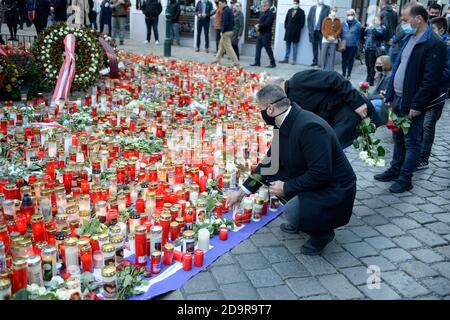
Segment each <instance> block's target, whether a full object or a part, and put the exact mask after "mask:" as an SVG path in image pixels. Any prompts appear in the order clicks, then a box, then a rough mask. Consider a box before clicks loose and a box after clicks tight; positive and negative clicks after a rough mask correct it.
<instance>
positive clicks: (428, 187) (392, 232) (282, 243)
mask: <svg viewBox="0 0 450 320" xmlns="http://www.w3.org/2000/svg"><path fill="white" fill-rule="evenodd" d="M122 48H123V49H126V50H131V51H133V52H137V53H146V54H148V53H155V54H162V50H163V46H162V45H159V46H157V47H155V46H154V45H150V46H149V45H146V46H144V45H143V44H138V43H133V42H131V41H126V45H125V46H123V47H122ZM172 55H173V57H174V58H178V59H190V60H197V61H201V62H205V63H207V62H210V61H212V60H213V58H214V57H213V54H211V53H210V54H206V53H195V52H194V50H193V49H192V48H187V47H182V48H180V47H172ZM264 59H266V60H264ZM223 62H224V63H226V64H227V63H228V64H229V61H228V60H227V59H226V58H225V59H223ZM252 62H253V58H252V57H242V65H243V66H244V67H245V68H246V69H250V70H253V71H264V70H270V74H273V75H280V76H284V77H286V78H287V77H289V76H291V75H292V74H293V73H295V72H297V71H300V70H304V69H306V68H307V67H306V66H291V65H279V66H278V67H277V68H276V69H265V68H248V65H249V64H250V63H252ZM262 63H263V65H264V63H266V64H267V56H265V53H263V60H262ZM336 70H340V66H336ZM364 77H365V66H362V65H361V64H360V63H359V62H356V63H355V70H354V75H353V79H352V82H353V83H354V85H357V84H358V82H359V81H363V80H364ZM449 121H450V111H449V110H448V105H447V106H446V108H445V109H444V112H443V115H442V118H441V119H440V121H439V122H438V126H437V132H436V141H435V144H434V146H433V151H432V157H431V159H430V168H429V169H427V170H423V171H421V172H418V173H416V174H415V175H414V188H413V189H412V190H411V191H409V192H405V193H403V194H400V195H393V194H391V193H390V192H389V191H388V187H389V183H384V182H378V181H375V180H374V179H373V175H374V174H375V173H378V172H381V171H382V170H384V169H382V168H369V167H367V166H365V165H364V164H363V163H362V162H361V161H360V160H358V159H357V153H356V151H355V150H353V149H352V148H349V149H347V150H346V154H347V156H348V158H349V160H350V162H351V164H352V166H353V168H354V170H355V172H356V174H357V177H358V182H357V184H358V192H357V195H356V201H355V206H354V214H353V216H352V218H351V220H350V223H349V224H348V225H347V226H345V227H342V228H339V229H337V230H336V237H335V240H334V241H333V242H331V243H330V244H329V245H328V247H327V248H326V249H325V251H324V253H323V254H322V255H321V256H314V257H310V256H304V255H301V254H300V247H301V246H302V244H303V243H304V242H305V241H306V240H307V239H308V236H307V235H305V234H303V233H300V234H296V235H290V234H285V233H283V232H282V231H281V230H280V229H279V225H280V224H281V223H283V222H284V221H285V219H284V217H283V216H280V217H279V218H277V219H275V220H274V221H272V222H271V223H269V224H268V225H267V226H265V227H264V228H262V229H261V230H259V231H258V232H257V233H256V234H254V235H253V236H251V237H250V238H249V239H248V240H245V241H243V242H242V243H240V244H239V245H238V246H236V247H235V248H234V249H232V250H231V251H230V252H228V253H227V254H225V255H223V256H221V257H220V258H219V259H218V260H217V261H215V262H214V263H213V264H212V265H211V266H210V267H208V268H207V269H206V270H205V271H203V272H200V273H199V274H198V275H196V276H195V277H193V278H192V279H191V280H189V281H188V282H187V283H186V284H185V285H183V287H182V288H181V289H178V290H176V291H173V292H171V293H168V294H165V295H162V296H160V297H158V299H192V300H199V299H255V300H259V299H450V243H449V242H450V214H449V212H450V188H449V187H450V185H449V184H450V170H449V169H450V153H449V151H450V142H449V141H450V127H449V126H448V125H447V124H448V123H449ZM377 134H378V135H379V136H380V138H381V139H382V143H383V145H384V147H385V148H386V149H387V155H386V160H387V161H388V160H390V158H391V155H392V153H391V150H392V139H391V137H390V134H389V131H388V130H387V129H385V128H381V129H380V130H379V133H377ZM370 265H376V266H378V267H379V268H380V272H381V285H380V289H369V288H368V286H367V284H366V283H367V279H368V276H369V274H368V273H367V267H368V266H370Z"/></svg>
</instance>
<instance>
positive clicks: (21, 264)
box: [12, 258, 28, 293]
mask: <svg viewBox="0 0 450 320" xmlns="http://www.w3.org/2000/svg"><path fill="white" fill-rule="evenodd" d="M12 265H13V274H12V293H16V292H17V291H19V290H20V289H23V288H26V287H27V284H28V270H27V266H28V265H27V260H26V259H24V258H18V259H14V260H13V263H12Z"/></svg>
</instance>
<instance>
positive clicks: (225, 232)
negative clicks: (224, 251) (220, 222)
mask: <svg viewBox="0 0 450 320" xmlns="http://www.w3.org/2000/svg"><path fill="white" fill-rule="evenodd" d="M219 239H220V240H222V241H225V240H227V239H228V228H227V227H221V228H220V230H219Z"/></svg>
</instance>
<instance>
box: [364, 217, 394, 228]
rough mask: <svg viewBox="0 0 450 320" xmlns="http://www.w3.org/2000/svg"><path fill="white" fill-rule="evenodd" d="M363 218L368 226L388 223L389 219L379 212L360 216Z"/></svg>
mask: <svg viewBox="0 0 450 320" xmlns="http://www.w3.org/2000/svg"><path fill="white" fill-rule="evenodd" d="M362 219H363V220H364V222H365V223H367V224H368V225H370V226H374V227H375V226H380V225H383V224H386V223H388V222H389V221H388V220H387V219H386V218H385V217H383V216H382V215H380V214H374V215H372V216H368V217H363V218H362Z"/></svg>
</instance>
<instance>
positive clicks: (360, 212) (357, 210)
mask: <svg viewBox="0 0 450 320" xmlns="http://www.w3.org/2000/svg"><path fill="white" fill-rule="evenodd" d="M366 201H367V200H363V201H362V203H363V204H364V203H365V202H366ZM353 213H354V214H355V215H357V216H358V217H364V216H370V215H372V214H374V213H375V211H374V210H373V209H371V208H369V207H367V206H365V205H361V206H354V207H353Z"/></svg>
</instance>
